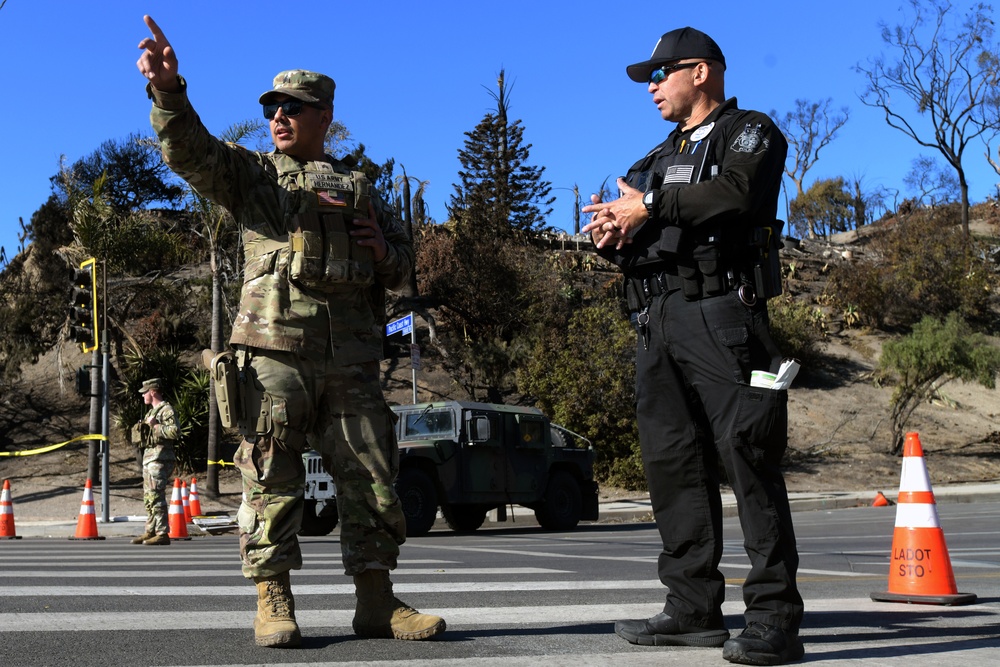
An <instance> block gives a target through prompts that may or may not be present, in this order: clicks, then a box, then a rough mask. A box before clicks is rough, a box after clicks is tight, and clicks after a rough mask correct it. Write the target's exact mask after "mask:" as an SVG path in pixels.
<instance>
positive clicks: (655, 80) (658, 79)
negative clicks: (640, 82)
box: [649, 61, 703, 86]
mask: <svg viewBox="0 0 1000 667" xmlns="http://www.w3.org/2000/svg"><path fill="white" fill-rule="evenodd" d="M702 62H703V61H700V62H696V63H677V64H676V65H664V66H663V67H661V68H659V69H654V70H653V71H652V72H650V74H649V82H650V83H651V84H653V85H654V86H658V85H660V84H661V83H662V82H663V80H664V79H666V78H667V77H668V76H670V73H671V72H676V71H677V70H679V69H688V68H690V67H697V66H698V65H700V64H701V63H702Z"/></svg>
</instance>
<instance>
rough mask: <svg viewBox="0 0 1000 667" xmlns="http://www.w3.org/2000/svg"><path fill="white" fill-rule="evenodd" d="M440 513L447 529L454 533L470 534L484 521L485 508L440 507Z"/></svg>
mask: <svg viewBox="0 0 1000 667" xmlns="http://www.w3.org/2000/svg"><path fill="white" fill-rule="evenodd" d="M441 512H442V513H443V514H444V520H445V521H447V522H448V527H449V528H451V529H452V530H454V531H455V532H456V533H471V532H473V531H475V530H478V529H479V527H480V526H482V525H483V522H484V521H486V508H484V507H483V506H482V505H442V506H441Z"/></svg>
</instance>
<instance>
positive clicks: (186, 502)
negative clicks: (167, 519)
mask: <svg viewBox="0 0 1000 667" xmlns="http://www.w3.org/2000/svg"><path fill="white" fill-rule="evenodd" d="M181 506H182V507H184V521H185V522H187V523H191V501H190V499H189V497H188V485H187V482H184V481H181Z"/></svg>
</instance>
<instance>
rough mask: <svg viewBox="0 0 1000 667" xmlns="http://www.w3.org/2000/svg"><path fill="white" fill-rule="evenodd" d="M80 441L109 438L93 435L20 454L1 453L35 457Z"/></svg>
mask: <svg viewBox="0 0 1000 667" xmlns="http://www.w3.org/2000/svg"><path fill="white" fill-rule="evenodd" d="M80 440H107V437H105V436H103V435H100V434H95V433H91V434H89V435H79V436H77V437H75V438H73V439H71V440H67V441H66V442H60V443H59V444H57V445H46V446H45V447H39V448H37V449H24V450H21V451H18V452H0V456H34V455H35V454H45V453H46V452H51V451H53V450H56V449H59V448H60V447H65V446H66V445H68V444H70V443H71V442H78V441H80Z"/></svg>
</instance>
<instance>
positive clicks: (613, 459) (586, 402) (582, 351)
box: [517, 299, 646, 489]
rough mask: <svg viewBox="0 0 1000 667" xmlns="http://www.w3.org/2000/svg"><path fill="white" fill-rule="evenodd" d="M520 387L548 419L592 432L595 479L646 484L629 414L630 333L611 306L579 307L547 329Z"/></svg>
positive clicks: (617, 483) (631, 405)
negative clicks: (560, 327) (558, 327)
mask: <svg viewBox="0 0 1000 667" xmlns="http://www.w3.org/2000/svg"><path fill="white" fill-rule="evenodd" d="M517 378H518V388H519V389H520V391H521V392H522V393H524V394H527V395H529V396H531V397H533V398H534V399H535V403H536V405H537V406H538V407H539V408H540V409H541V410H542V411H543V412H545V413H546V414H548V415H549V416H550V417H551V418H552V420H553V421H555V422H556V423H558V424H562V425H563V426H565V427H566V428H569V429H570V430H572V431H576V432H577V433H580V434H583V435H585V436H587V437H588V438H590V440H591V441H592V442H593V443H594V447H595V448H596V449H597V460H596V463H595V466H594V469H595V474H596V475H597V477H598V480H599V481H601V482H603V483H606V484H612V485H615V486H621V487H624V488H628V489H644V488H645V486H646V477H645V474H644V473H643V468H642V460H641V458H640V455H639V435H638V428H637V426H636V420H635V331H634V330H633V329H632V327H631V326H630V325H629V323H628V321H627V320H626V319H624V318H623V317H622V316H621V314H620V311H619V309H618V306H617V304H615V303H613V302H611V301H610V300H608V299H602V300H600V301H599V302H598V303H596V304H595V305H591V306H587V307H584V308H581V309H579V310H577V311H576V312H575V313H574V314H573V316H572V317H571V318H570V322H569V325H568V328H567V330H566V331H565V332H561V331H550V332H548V334H547V335H546V336H544V337H541V338H540V339H539V340H538V341H537V342H536V345H535V349H534V353H533V354H532V355H531V359H530V360H529V361H528V362H527V363H526V364H524V366H522V367H521V368H520V369H519V370H518V373H517Z"/></svg>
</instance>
